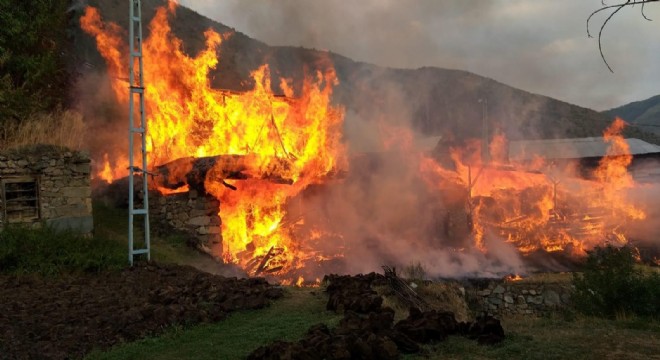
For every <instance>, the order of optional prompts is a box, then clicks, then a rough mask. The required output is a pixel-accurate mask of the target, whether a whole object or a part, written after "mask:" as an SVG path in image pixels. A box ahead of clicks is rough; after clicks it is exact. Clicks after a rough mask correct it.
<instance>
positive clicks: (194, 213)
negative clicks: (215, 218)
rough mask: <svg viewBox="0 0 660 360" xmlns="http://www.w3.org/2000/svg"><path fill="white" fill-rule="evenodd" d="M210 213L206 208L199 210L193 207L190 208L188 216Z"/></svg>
mask: <svg viewBox="0 0 660 360" xmlns="http://www.w3.org/2000/svg"><path fill="white" fill-rule="evenodd" d="M207 215H210V214H209V213H208V212H207V211H206V210H199V209H193V210H190V217H191V218H195V217H199V216H207Z"/></svg>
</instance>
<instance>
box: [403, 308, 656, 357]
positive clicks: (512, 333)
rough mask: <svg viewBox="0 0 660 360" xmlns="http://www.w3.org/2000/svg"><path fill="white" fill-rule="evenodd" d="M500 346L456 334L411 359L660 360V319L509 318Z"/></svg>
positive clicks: (504, 323)
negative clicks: (481, 343) (658, 320)
mask: <svg viewBox="0 0 660 360" xmlns="http://www.w3.org/2000/svg"><path fill="white" fill-rule="evenodd" d="M502 326H503V327H504V331H505V333H506V339H505V340H504V342H502V343H501V344H499V345H496V346H481V345H479V344H477V343H476V341H473V340H469V339H466V338H463V337H457V336H452V337H450V338H449V339H447V340H446V341H444V342H441V343H438V344H435V345H430V346H427V347H425V352H426V353H425V354H422V355H410V356H406V357H405V358H407V359H423V358H431V359H440V358H442V359H539V360H540V359H543V360H546V359H640V360H641V359H660V323H658V322H655V321H648V320H646V319H643V318H629V319H620V320H605V319H599V318H591V317H577V318H572V319H571V318H564V317H561V316H553V317H549V318H505V319H503V321H502Z"/></svg>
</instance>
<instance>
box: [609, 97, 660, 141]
mask: <svg viewBox="0 0 660 360" xmlns="http://www.w3.org/2000/svg"><path fill="white" fill-rule="evenodd" d="M604 113H605V114H607V115H609V116H611V117H614V116H618V117H620V118H622V119H624V120H626V121H628V122H630V123H633V124H638V126H639V127H640V128H641V129H644V130H646V131H649V132H655V133H656V134H660V95H656V96H653V97H651V98H648V99H646V100H642V101H635V102H631V103H629V104H626V105H622V106H619V107H616V108H614V109H610V110H607V111H605V112H604ZM644 125H646V126H644Z"/></svg>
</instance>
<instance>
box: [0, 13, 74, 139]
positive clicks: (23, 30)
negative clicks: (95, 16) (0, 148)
mask: <svg viewBox="0 0 660 360" xmlns="http://www.w3.org/2000/svg"><path fill="white" fill-rule="evenodd" d="M68 6H69V1H68V0H34V1H24V0H0V24H2V26H0V125H2V126H3V127H6V126H9V125H12V124H16V123H18V122H20V121H22V120H24V119H25V118H27V117H29V116H30V115H31V114H33V113H36V112H40V111H51V110H53V109H55V108H57V107H60V106H64V105H66V101H67V94H68V91H67V90H68V87H69V86H68V85H69V81H70V78H69V75H68V72H67V70H66V61H65V59H64V56H63V54H64V53H65V51H66V46H67V38H66V36H67V28H68V26H69V14H68V13H67V7H68ZM2 136H3V134H2V133H0V138H1V137H2Z"/></svg>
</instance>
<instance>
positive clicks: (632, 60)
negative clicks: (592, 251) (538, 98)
mask: <svg viewBox="0 0 660 360" xmlns="http://www.w3.org/2000/svg"><path fill="white" fill-rule="evenodd" d="M180 3H181V4H182V5H184V6H187V7H190V8H192V9H193V10H196V11H198V12H199V13H201V14H203V15H205V16H208V17H210V18H213V19H215V20H218V21H220V22H222V23H224V24H226V25H228V26H232V27H234V28H236V29H237V30H238V31H241V32H244V33H246V34H247V35H249V36H251V37H254V38H256V39H258V40H261V41H264V42H266V43H268V44H269V45H290V46H304V47H309V48H316V49H324V50H331V51H333V52H337V53H339V54H342V55H345V56H348V57H350V58H353V59H354V60H358V61H365V62H369V63H374V64H377V65H381V66H388V67H398V68H417V67H421V66H437V67H443V68H454V69H461V70H468V71H472V72H474V73H477V74H480V75H483V76H487V77H491V78H494V79H495V80H498V81H501V82H504V83H506V84H509V85H512V86H515V87H518V88H521V89H524V90H527V91H531V92H535V93H539V94H543V95H547V96H550V97H554V98H557V99H559V100H563V101H567V102H570V103H573V104H577V105H581V106H585V107H590V108H593V109H596V110H605V109H609V108H612V107H616V106H619V105H622V104H624V103H627V102H630V101H636V100H641V99H645V98H648V97H651V96H654V95H657V94H658V93H659V92H660V91H659V89H658V86H657V81H656V80H657V79H658V78H660V67H658V66H657V60H658V59H659V58H660V42H658V41H657V39H656V36H655V34H657V31H658V26H659V24H658V21H654V22H649V21H645V20H644V19H643V18H642V17H641V15H640V13H639V11H640V9H641V8H640V7H639V6H637V7H635V8H631V9H626V10H624V11H621V12H620V13H619V14H617V15H616V16H615V18H614V19H613V20H612V21H611V23H610V24H609V25H608V27H607V28H606V29H605V32H604V36H603V48H604V51H605V54H606V56H607V59H608V61H609V62H610V64H611V65H612V67H613V68H614V71H615V73H614V74H611V73H610V72H609V71H608V70H607V68H606V67H605V65H604V64H603V62H602V60H601V59H600V55H599V53H598V44H597V42H596V40H595V39H588V38H587V35H586V23H585V22H586V19H587V17H588V16H589V14H590V13H591V12H592V11H594V10H596V9H598V8H599V7H600V6H601V1H600V0H592V1H573V0H537V1H524V0H507V1H505V0H495V1H477V0H443V1H435V0H411V1H394V0H363V1H354V2H347V1H341V0H325V1H304V0H277V1H275V0H264V1H241V0H226V1H222V2H218V1H213V0H180ZM645 13H646V14H647V16H649V17H650V18H652V19H660V5H656V4H651V5H648V6H646V9H645ZM604 19H605V13H603V16H598V17H595V18H594V20H595V21H594V22H593V24H592V25H593V26H592V28H591V30H592V33H594V34H597V33H598V28H599V26H600V24H601V23H602V21H603V20H604Z"/></svg>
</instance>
